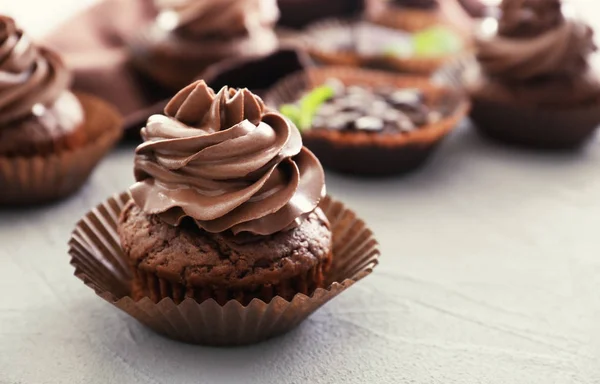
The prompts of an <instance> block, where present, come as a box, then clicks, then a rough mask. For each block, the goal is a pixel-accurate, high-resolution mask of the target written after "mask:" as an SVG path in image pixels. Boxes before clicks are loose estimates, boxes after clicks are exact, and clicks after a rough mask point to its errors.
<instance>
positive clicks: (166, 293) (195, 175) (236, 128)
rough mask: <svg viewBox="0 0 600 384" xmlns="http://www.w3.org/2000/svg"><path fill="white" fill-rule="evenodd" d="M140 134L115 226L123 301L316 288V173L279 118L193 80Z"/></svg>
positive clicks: (225, 297) (327, 256) (320, 254)
mask: <svg viewBox="0 0 600 384" xmlns="http://www.w3.org/2000/svg"><path fill="white" fill-rule="evenodd" d="M142 137H143V138H144V140H145V143H143V144H141V145H140V146H139V147H138V148H137V150H136V160H135V177H136V180H137V183H136V184H134V185H133V186H132V187H131V189H130V192H131V196H132V201H131V202H130V203H129V204H128V205H127V206H126V207H125V208H124V210H123V212H122V214H121V218H120V222H119V235H120V238H121V244H122V247H123V251H124V252H125V254H126V256H127V258H128V259H129V262H130V264H131V268H132V270H133V274H134V279H133V285H134V291H133V292H134V298H136V299H141V298H142V297H150V298H151V299H152V300H153V301H155V302H158V301H160V300H162V299H164V298H169V299H172V300H173V301H174V302H175V303H178V302H181V301H182V300H183V299H185V298H186V297H190V298H193V299H195V300H196V301H197V302H199V303H201V302H203V301H205V300H208V299H214V300H216V301H217V302H218V303H219V304H222V305H223V304H225V303H226V302H227V301H229V300H237V301H239V302H240V303H242V304H244V305H246V304H248V303H249V302H250V301H252V300H253V299H260V300H262V301H264V302H269V301H270V300H272V299H273V298H274V297H276V296H280V297H282V298H284V299H286V300H291V299H292V298H293V297H294V296H295V295H296V294H298V293H303V294H305V295H310V294H311V293H312V292H313V291H314V290H315V289H316V288H317V287H321V286H323V285H324V284H325V275H326V273H327V271H328V269H329V267H330V265H331V258H332V256H331V255H332V253H331V252H332V249H331V230H330V227H329V222H328V220H327V218H326V217H325V216H324V214H323V212H322V211H321V210H320V209H319V208H318V207H317V206H318V204H319V201H320V200H321V198H322V197H323V196H324V191H325V189H324V174H323V170H322V168H321V165H320V164H319V162H318V160H317V159H316V158H315V156H314V155H313V154H312V153H311V152H310V151H308V150H307V149H306V148H304V147H302V140H301V138H300V134H299V133H298V130H297V129H296V128H295V127H294V126H293V125H292V124H291V123H290V122H289V121H288V120H287V119H285V118H284V117H283V116H281V115H280V114H278V113H276V112H274V111H271V110H269V109H267V108H265V106H264V104H263V102H262V100H261V99H260V98H258V97H257V96H255V95H253V94H252V93H251V92H250V91H248V90H247V89H242V90H234V89H230V88H227V87H224V88H222V89H221V91H219V93H217V94H216V95H215V93H214V92H213V91H212V89H210V88H209V87H208V86H207V85H206V83H204V81H199V82H196V83H193V84H191V85H189V86H188V87H186V88H184V89H183V90H182V91H180V92H179V93H178V94H177V95H176V96H175V97H174V98H173V99H172V100H171V101H170V103H169V104H168V105H167V107H166V108H165V115H154V116H152V117H150V119H149V120H148V123H147V125H146V127H145V128H143V129H142ZM136 295H137V296H136Z"/></svg>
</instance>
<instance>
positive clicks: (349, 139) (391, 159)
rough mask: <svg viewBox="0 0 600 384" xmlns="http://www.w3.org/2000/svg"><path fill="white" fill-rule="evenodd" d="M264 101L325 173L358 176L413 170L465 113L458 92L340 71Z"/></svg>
mask: <svg viewBox="0 0 600 384" xmlns="http://www.w3.org/2000/svg"><path fill="white" fill-rule="evenodd" d="M332 78H335V79H336V80H331V79H332ZM266 100H267V103H269V104H270V105H276V106H278V107H279V108H280V111H281V112H282V113H283V114H285V115H286V116H287V117H288V118H289V119H290V120H291V121H293V122H295V124H296V125H297V127H298V128H299V129H300V130H301V132H302V137H303V140H304V143H305V145H306V146H307V147H308V148H310V149H311V150H312V151H313V152H314V153H315V155H317V157H318V158H319V160H320V161H321V163H322V164H323V165H324V166H325V167H328V168H330V169H332V170H336V171H339V172H344V173H350V174H355V175H364V176H383V175H392V174H399V173H405V172H408V171H411V170H414V169H416V168H417V167H418V166H420V165H422V164H423V163H425V161H426V160H427V159H428V158H429V156H430V155H431V154H432V153H433V150H434V149H435V148H436V146H437V145H438V144H439V143H440V142H441V141H442V139H443V138H444V137H445V136H446V135H447V134H448V133H449V132H450V131H451V130H452V129H453V128H454V127H455V126H456V125H457V123H458V122H459V121H460V120H461V119H462V118H463V117H464V115H465V114H466V112H467V110H468V103H467V102H466V101H465V100H464V98H463V97H462V96H461V95H460V94H459V93H458V92H456V91H454V90H453V89H450V88H445V87H438V86H435V85H433V84H432V83H431V82H430V81H429V80H428V79H426V78H420V77H403V76H398V75H393V74H390V73H386V72H379V71H367V70H355V69H350V68H342V67H328V68H314V69H309V70H308V71H306V72H304V73H300V74H296V75H292V76H290V77H288V78H286V79H284V80H282V81H281V82H280V83H278V84H277V85H276V86H275V87H274V88H273V89H272V90H271V91H270V92H269V93H268V94H267V97H266Z"/></svg>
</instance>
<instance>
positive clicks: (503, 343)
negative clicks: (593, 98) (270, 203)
mask: <svg viewBox="0 0 600 384" xmlns="http://www.w3.org/2000/svg"><path fill="white" fill-rule="evenodd" d="M132 149H133V147H132V146H121V147H119V148H118V149H116V150H115V151H114V152H113V153H112V154H111V155H110V156H109V157H108V158H106V159H105V161H104V162H103V163H102V164H101V165H100V166H99V168H98V169H97V171H96V172H95V173H94V174H93V176H92V177H91V179H90V180H89V183H88V184H87V185H86V186H85V187H84V189H83V190H81V191H80V192H79V193H78V194H77V195H75V196H73V197H72V198H71V199H69V200H66V201H64V202H62V203H59V204H57V205H54V206H49V207H44V208H37V209H28V210H21V211H1V212H0V244H1V246H0V292H1V294H0V383H11V384H12V383H140V384H141V383H216V382H218V383H237V382H240V383H241V382H247V383H257V384H258V383H302V382H311V383H444V384H450V383H489V384H492V383H528V384H533V383H540V384H548V383H597V382H599V381H600V366H599V365H598V362H599V361H600V359H599V358H600V344H599V342H600V323H599V321H598V320H599V319H600V257H599V256H598V253H599V250H600V237H599V236H598V224H599V223H600V177H599V173H598V172H599V171H598V169H599V168H600V145H599V143H598V142H594V143H592V144H590V145H589V146H588V147H587V148H585V149H584V150H583V151H581V152H579V153H575V154H563V155H551V154H536V153H530V152H522V151H515V150H512V149H508V148H502V147H498V146H495V145H491V144H489V143H487V142H485V141H483V140H482V139H480V138H479V137H478V136H477V135H476V134H475V133H474V132H472V131H471V130H469V129H468V128H467V127H462V128H461V129H460V130H459V131H458V132H455V134H454V135H452V137H451V138H450V139H449V140H448V141H447V142H445V143H444V145H443V146H442V147H441V148H440V151H439V152H438V153H437V154H436V156H435V157H434V158H433V161H432V162H431V163H430V164H429V166H428V167H426V168H425V169H423V170H422V171H421V172H419V173H416V174H413V175H410V176H408V177H404V178H395V179H387V180H360V179H358V180H357V179H352V178H347V177H342V176H338V175H334V174H328V177H327V185H328V188H329V192H330V193H331V194H332V195H334V196H336V197H337V198H339V199H342V200H343V201H345V202H346V203H347V204H349V205H350V206H351V207H353V208H354V209H355V210H356V211H357V212H358V213H359V214H360V216H361V217H363V218H364V219H365V220H366V221H367V222H368V224H369V225H370V226H371V228H372V229H373V230H374V232H375V233H376V235H377V237H378V239H379V241H380V242H381V249H382V258H381V264H380V266H378V267H377V268H376V270H375V273H374V274H372V275H371V276H369V277H367V278H366V279H364V280H363V281H361V282H360V283H358V284H357V285H355V286H354V287H352V288H351V289H349V290H348V291H347V292H345V293H343V294H342V295H341V296H340V297H338V298H337V299H335V300H333V301H332V302H330V303H329V304H327V305H326V306H324V307H323V308H322V309H320V310H319V311H318V312H316V313H315V314H314V315H313V316H312V317H310V318H309V319H308V320H307V321H306V322H305V323H303V324H302V325H301V326H300V327H299V328H298V329H296V330H295V331H293V332H291V333H289V334H287V335H285V336H283V337H280V338H277V339H274V340H271V341H268V342H265V343H262V344H259V345H255V346H250V347H244V348H235V349H216V348H204V347H197V346H190V345H185V344H181V343H178V342H174V341H171V340H168V339H165V338H163V337H161V336H157V335H155V334H153V333H152V332H151V331H149V330H147V329H145V328H144V327H142V326H141V325H139V324H138V323H137V322H136V321H135V320H133V319H131V318H129V317H128V316H127V315H124V314H122V313H121V312H119V311H118V310H116V309H115V308H113V307H112V306H110V305H109V304H107V303H105V302H104V301H103V300H101V299H100V298H98V297H96V296H95V294H94V293H93V292H92V291H91V290H90V289H88V288H86V287H85V286H84V285H83V284H82V283H81V282H80V281H79V280H78V279H76V278H75V277H73V276H72V274H73V269H72V268H71V266H70V265H69V262H68V260H69V258H68V256H67V245H66V243H67V240H68V239H69V235H70V231H71V230H72V228H73V225H74V223H75V222H76V221H77V220H78V219H79V218H80V217H81V216H82V215H83V214H84V213H85V212H86V211H87V210H88V209H89V208H90V207H92V206H94V205H96V204H97V203H99V202H101V201H102V200H104V199H105V198H106V197H107V196H109V195H111V194H113V193H114V192H117V191H122V190H124V189H125V188H127V186H128V185H129V184H130V183H131V182H132V180H133V177H132V158H133V156H132Z"/></svg>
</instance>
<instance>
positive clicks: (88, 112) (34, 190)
mask: <svg viewBox="0 0 600 384" xmlns="http://www.w3.org/2000/svg"><path fill="white" fill-rule="evenodd" d="M76 96H77V98H78V99H79V101H80V103H81V105H82V107H83V110H84V114H85V122H84V123H83V124H84V126H83V127H81V128H79V129H83V130H85V131H86V132H89V133H91V134H92V136H93V137H92V138H90V140H88V142H87V143H86V145H84V146H82V147H80V148H77V149H75V150H65V151H61V152H58V153H56V154H52V155H47V156H28V157H19V156H17V157H2V156H0V205H3V204H10V205H25V204H41V203H46V202H49V201H53V200H57V199H60V198H63V197H66V196H68V195H70V194H72V193H74V192H75V191H77V190H78V189H79V188H80V187H81V186H82V185H83V184H84V183H85V181H86V180H87V178H88V176H89V175H90V174H91V173H92V171H93V170H94V168H95V167H96V165H97V164H98V162H99V161H100V160H101V159H102V158H103V157H104V155H106V153H107V152H108V151H109V150H110V149H111V148H112V147H113V146H114V145H115V143H116V142H117V141H118V140H119V138H120V137H121V134H122V132H121V124H122V119H121V116H120V115H119V113H118V112H117V111H116V110H115V109H114V108H113V107H112V106H110V105H109V104H107V103H105V102H104V101H102V100H100V99H98V98H96V97H94V96H91V95H88V94H83V93H76Z"/></svg>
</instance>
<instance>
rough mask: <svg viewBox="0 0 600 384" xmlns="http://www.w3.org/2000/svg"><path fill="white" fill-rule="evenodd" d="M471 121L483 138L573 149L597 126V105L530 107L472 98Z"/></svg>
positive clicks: (599, 106)
mask: <svg viewBox="0 0 600 384" xmlns="http://www.w3.org/2000/svg"><path fill="white" fill-rule="evenodd" d="M472 104H473V108H472V111H471V119H472V120H473V122H474V125H475V128H476V129H477V130H478V131H479V132H480V133H482V134H483V135H484V136H486V137H488V138H491V139H494V140H498V141H501V142H505V143H508V144H515V145H519V146H525V147H532V148H541V149H570V148H577V147H579V146H581V145H582V144H584V143H585V142H586V141H587V140H589V139H590V138H591V137H592V135H593V133H594V131H595V130H596V129H597V128H598V126H599V125H600V102H596V103H595V104H594V105H589V106H581V107H577V108H569V109H550V108H544V109H542V108H533V107H529V108H528V107H525V106H523V107H522V106H519V105H510V104H506V103H497V102H493V101H488V100H483V99H478V98H475V97H474V98H473V99H472Z"/></svg>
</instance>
